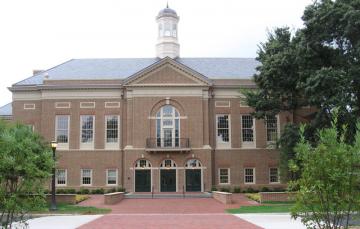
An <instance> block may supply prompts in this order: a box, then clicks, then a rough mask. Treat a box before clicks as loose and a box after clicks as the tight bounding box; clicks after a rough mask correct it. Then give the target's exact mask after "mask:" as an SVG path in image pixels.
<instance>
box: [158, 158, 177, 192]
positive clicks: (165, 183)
mask: <svg viewBox="0 0 360 229" xmlns="http://www.w3.org/2000/svg"><path fill="white" fill-rule="evenodd" d="M176 177H177V174H176V163H175V162H174V161H173V160H171V159H165V160H163V162H161V164H160V191H161V192H176V180H177V179H176Z"/></svg>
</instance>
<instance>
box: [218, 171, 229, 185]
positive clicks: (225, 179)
mask: <svg viewBox="0 0 360 229" xmlns="http://www.w3.org/2000/svg"><path fill="white" fill-rule="evenodd" d="M229 177H230V169H219V183H220V184H230V179H229Z"/></svg>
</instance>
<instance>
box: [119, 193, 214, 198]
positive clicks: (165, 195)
mask: <svg viewBox="0 0 360 229" xmlns="http://www.w3.org/2000/svg"><path fill="white" fill-rule="evenodd" d="M211 197H212V194H211V193H209V192H199V193H185V195H184V194H183V193H178V192H177V193H154V194H151V193H134V192H131V193H127V194H125V199H152V198H153V199H182V198H211Z"/></svg>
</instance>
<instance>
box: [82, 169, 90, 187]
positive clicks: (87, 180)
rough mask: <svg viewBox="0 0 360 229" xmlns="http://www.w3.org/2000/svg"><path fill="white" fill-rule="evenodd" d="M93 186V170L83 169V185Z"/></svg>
mask: <svg viewBox="0 0 360 229" xmlns="http://www.w3.org/2000/svg"><path fill="white" fill-rule="evenodd" d="M91 184H92V170H91V169H82V170H81V185H91Z"/></svg>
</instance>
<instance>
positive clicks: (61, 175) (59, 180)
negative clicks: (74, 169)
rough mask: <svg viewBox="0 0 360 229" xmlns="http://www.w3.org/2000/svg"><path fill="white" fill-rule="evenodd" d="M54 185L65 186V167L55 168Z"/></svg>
mask: <svg viewBox="0 0 360 229" xmlns="http://www.w3.org/2000/svg"><path fill="white" fill-rule="evenodd" d="M55 178H56V179H55V180H56V185H58V186H65V185H66V169H57V170H56V177H55Z"/></svg>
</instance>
